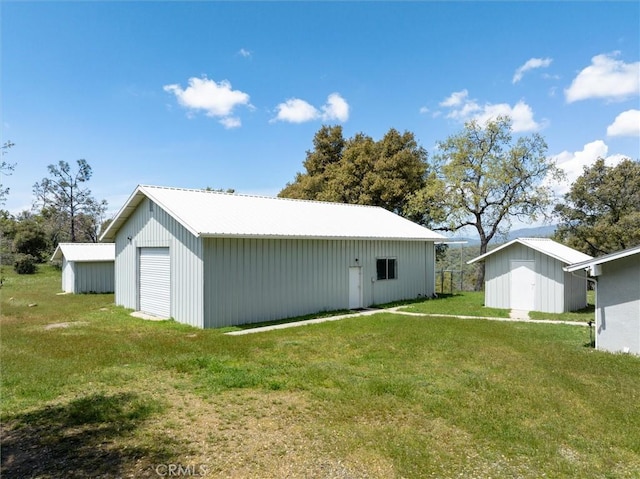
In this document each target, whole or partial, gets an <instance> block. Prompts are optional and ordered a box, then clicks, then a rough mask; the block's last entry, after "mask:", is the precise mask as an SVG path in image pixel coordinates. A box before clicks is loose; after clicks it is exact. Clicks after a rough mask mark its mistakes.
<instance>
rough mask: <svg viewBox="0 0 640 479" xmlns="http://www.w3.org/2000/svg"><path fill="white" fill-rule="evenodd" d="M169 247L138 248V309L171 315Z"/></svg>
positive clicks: (156, 314) (161, 314)
mask: <svg viewBox="0 0 640 479" xmlns="http://www.w3.org/2000/svg"><path fill="white" fill-rule="evenodd" d="M169 258H170V257H169V248H140V311H142V312H143V313H148V314H153V315H154V316H160V317H162V318H168V317H170V316H171V262H170V260H169Z"/></svg>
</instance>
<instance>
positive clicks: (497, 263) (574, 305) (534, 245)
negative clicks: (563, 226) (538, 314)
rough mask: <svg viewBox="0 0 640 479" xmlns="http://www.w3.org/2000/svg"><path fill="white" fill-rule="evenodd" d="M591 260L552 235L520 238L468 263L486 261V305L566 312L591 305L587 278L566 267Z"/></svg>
mask: <svg viewBox="0 0 640 479" xmlns="http://www.w3.org/2000/svg"><path fill="white" fill-rule="evenodd" d="M589 259H591V256H589V255H586V254H584V253H581V252H580V251H576V250H574V249H573V248H569V247H568V246H565V245H563V244H560V243H557V242H555V241H553V240H551V239H549V238H518V239H515V240H513V241H509V242H508V243H506V244H504V245H502V246H499V247H497V248H495V249H493V250H491V251H489V252H487V253H485V254H483V255H481V256H478V257H477V258H474V259H472V260H470V261H468V262H467V263H468V264H471V263H475V262H477V261H484V262H485V306H487V307H490V308H503V309H515V310H523V311H542V312H545V313H564V312H567V311H576V310H578V309H582V308H584V307H586V306H587V279H586V274H585V273H584V272H576V273H569V272H566V271H564V270H563V268H564V267H565V266H567V265H570V264H573V263H577V262H580V261H586V260H589Z"/></svg>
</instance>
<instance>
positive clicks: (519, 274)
mask: <svg viewBox="0 0 640 479" xmlns="http://www.w3.org/2000/svg"><path fill="white" fill-rule="evenodd" d="M535 299H536V271H535V261H512V262H511V302H510V305H511V309H521V310H524V311H531V310H533V309H535Z"/></svg>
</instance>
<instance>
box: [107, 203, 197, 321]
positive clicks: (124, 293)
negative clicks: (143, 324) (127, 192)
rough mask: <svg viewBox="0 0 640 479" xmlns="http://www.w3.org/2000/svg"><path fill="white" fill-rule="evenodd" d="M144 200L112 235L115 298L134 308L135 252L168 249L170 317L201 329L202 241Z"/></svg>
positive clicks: (135, 295) (135, 288)
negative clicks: (146, 249)
mask: <svg viewBox="0 0 640 479" xmlns="http://www.w3.org/2000/svg"><path fill="white" fill-rule="evenodd" d="M151 203H152V202H151V201H149V200H148V199H145V200H143V201H142V202H141V204H140V205H138V207H137V208H136V211H135V212H134V213H133V214H132V215H131V217H129V219H128V220H127V222H126V223H125V224H124V225H123V226H122V227H121V228H120V230H119V231H118V234H117V236H116V240H115V244H116V261H115V278H116V279H115V301H116V304H118V305H121V306H124V307H126V308H130V309H137V308H138V268H137V265H138V256H137V254H138V252H137V248H141V247H169V248H170V250H171V258H170V261H171V275H172V278H171V279H172V281H171V295H170V296H171V298H170V301H171V316H172V317H173V318H174V319H175V320H176V321H178V322H181V323H185V324H189V325H191V326H196V327H200V328H202V327H203V326H204V323H203V294H204V290H203V277H202V272H203V261H202V240H201V239H200V238H197V237H195V236H194V235H193V234H191V233H190V232H189V231H188V230H186V229H185V228H184V227H183V226H182V225H181V224H180V223H178V222H177V221H176V220H175V219H174V218H173V217H172V216H171V215H169V214H168V213H166V212H165V211H164V210H162V209H161V208H159V207H158V206H157V205H152V204H151Z"/></svg>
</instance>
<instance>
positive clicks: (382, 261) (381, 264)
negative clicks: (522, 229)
mask: <svg viewBox="0 0 640 479" xmlns="http://www.w3.org/2000/svg"><path fill="white" fill-rule="evenodd" d="M376 272H377V276H378V279H379V280H381V279H396V278H397V277H398V266H397V261H396V259H395V258H378V259H377V260H376Z"/></svg>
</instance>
